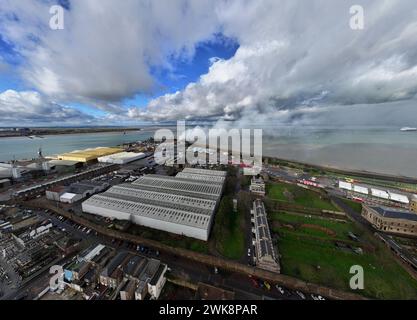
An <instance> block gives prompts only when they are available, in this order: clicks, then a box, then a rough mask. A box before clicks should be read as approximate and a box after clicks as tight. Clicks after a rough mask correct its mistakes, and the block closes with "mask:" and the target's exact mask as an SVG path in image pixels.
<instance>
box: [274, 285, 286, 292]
mask: <svg viewBox="0 0 417 320" xmlns="http://www.w3.org/2000/svg"><path fill="white" fill-rule="evenodd" d="M275 288H277V290H278V292H279V293H281V294H285V291H284V289H283V288H282V287H280V286H279V285H276V286H275Z"/></svg>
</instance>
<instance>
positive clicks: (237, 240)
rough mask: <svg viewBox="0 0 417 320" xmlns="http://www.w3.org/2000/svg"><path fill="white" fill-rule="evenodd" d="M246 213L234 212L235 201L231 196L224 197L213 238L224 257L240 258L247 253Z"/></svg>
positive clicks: (217, 215)
mask: <svg viewBox="0 0 417 320" xmlns="http://www.w3.org/2000/svg"><path fill="white" fill-rule="evenodd" d="M244 223H245V222H244V213H243V211H242V210H240V208H239V210H238V211H237V212H236V213H235V212H233V202H232V198H231V197H230V196H225V197H223V199H222V201H221V203H220V206H219V210H218V212H217V214H216V220H215V224H214V229H213V239H212V241H214V245H215V247H216V250H217V251H218V252H219V253H220V254H221V255H222V256H224V257H226V258H229V259H233V260H238V259H240V258H241V257H242V256H243V255H244V254H245V236H244V233H243V232H242V229H243V228H244Z"/></svg>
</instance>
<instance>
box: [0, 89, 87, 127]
mask: <svg viewBox="0 0 417 320" xmlns="http://www.w3.org/2000/svg"><path fill="white" fill-rule="evenodd" d="M93 120H94V118H93V117H92V116H89V115H87V114H84V113H82V112H80V111H77V110H75V109H72V108H68V107H65V106H62V105H60V104H58V103H54V102H51V101H48V99H46V98H45V97H44V96H42V95H41V94H39V93H38V92H34V91H21V92H18V91H14V90H7V91H4V92H2V93H0V124H1V125H2V126H10V125H16V124H18V125H21V124H34V123H35V124H42V123H46V124H50V123H55V124H60V125H62V124H80V123H83V124H88V123H89V122H91V121H93Z"/></svg>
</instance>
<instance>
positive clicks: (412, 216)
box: [371, 207, 417, 222]
mask: <svg viewBox="0 0 417 320" xmlns="http://www.w3.org/2000/svg"><path fill="white" fill-rule="evenodd" d="M371 208H372V209H373V210H375V211H376V212H377V213H378V214H379V215H381V216H383V217H386V218H391V219H402V220H410V221H416V222H417V214H416V213H412V212H409V211H400V210H395V209H391V208H386V207H371Z"/></svg>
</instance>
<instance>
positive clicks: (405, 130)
mask: <svg viewBox="0 0 417 320" xmlns="http://www.w3.org/2000/svg"><path fill="white" fill-rule="evenodd" d="M401 131H402V132H410V131H417V128H410V127H404V128H401Z"/></svg>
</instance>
